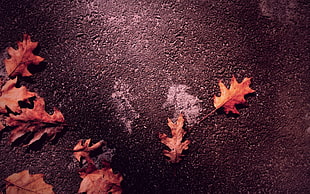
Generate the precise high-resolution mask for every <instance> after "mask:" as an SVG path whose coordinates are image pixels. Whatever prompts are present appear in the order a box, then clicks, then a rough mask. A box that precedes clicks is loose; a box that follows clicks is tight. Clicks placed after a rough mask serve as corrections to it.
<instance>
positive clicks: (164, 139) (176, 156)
mask: <svg viewBox="0 0 310 194" xmlns="http://www.w3.org/2000/svg"><path fill="white" fill-rule="evenodd" d="M183 125H184V118H183V115H182V114H180V115H179V117H178V120H177V122H176V123H173V122H172V121H171V119H169V118H168V126H169V127H170V129H171V133H172V137H171V138H170V137H168V136H167V135H166V134H164V133H161V134H159V138H160V139H161V143H163V144H165V145H166V146H168V147H169V149H170V151H168V150H164V151H163V153H164V155H165V156H167V157H169V158H170V160H169V161H170V162H172V163H178V162H179V161H181V157H182V156H183V155H182V152H183V150H187V149H188V145H189V144H190V141H189V140H185V141H183V142H182V140H183V137H184V135H185V134H186V131H185V130H184V129H183Z"/></svg>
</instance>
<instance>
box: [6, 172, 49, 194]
mask: <svg viewBox="0 0 310 194" xmlns="http://www.w3.org/2000/svg"><path fill="white" fill-rule="evenodd" d="M43 176H44V175H43V174H34V175H31V174H29V171H28V170H24V171H22V172H20V173H14V174H12V175H11V176H9V177H7V178H6V179H5V181H6V182H7V183H6V193H7V194H13V193H14V194H33V193H44V194H53V193H54V191H53V186H52V185H49V184H47V183H45V182H44V180H43Z"/></svg>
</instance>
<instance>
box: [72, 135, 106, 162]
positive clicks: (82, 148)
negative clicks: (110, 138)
mask: <svg viewBox="0 0 310 194" xmlns="http://www.w3.org/2000/svg"><path fill="white" fill-rule="evenodd" d="M90 141H91V139H87V140H86V141H85V142H84V143H83V140H82V139H81V140H79V142H78V143H77V144H76V145H75V146H74V148H73V151H74V153H73V156H74V157H75V158H76V159H77V160H78V161H79V162H81V159H82V158H85V160H86V161H87V162H88V163H91V164H94V162H93V160H92V159H91V158H90V152H91V151H94V150H96V149H98V148H100V147H102V146H103V144H104V143H105V141H99V142H97V143H95V144H94V145H92V146H89V144H90Z"/></svg>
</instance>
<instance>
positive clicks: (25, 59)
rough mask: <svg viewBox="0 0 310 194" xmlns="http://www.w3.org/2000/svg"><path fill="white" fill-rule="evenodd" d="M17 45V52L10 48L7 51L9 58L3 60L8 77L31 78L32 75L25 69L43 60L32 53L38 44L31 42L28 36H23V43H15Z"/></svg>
mask: <svg viewBox="0 0 310 194" xmlns="http://www.w3.org/2000/svg"><path fill="white" fill-rule="evenodd" d="M17 45H18V49H17V50H15V49H14V48H12V47H9V48H8V50H7V51H8V53H9V55H10V56H11V58H9V59H5V60H4V64H5V68H6V71H7V73H8V75H9V77H15V76H17V75H22V76H31V75H32V74H31V73H30V72H29V71H28V69H27V68H28V66H29V65H30V64H34V65H38V64H39V63H40V62H42V61H43V60H44V58H42V57H40V56H36V55H34V54H33V53H32V51H33V50H34V49H35V48H36V47H37V46H38V42H31V39H30V36H29V35H28V34H24V36H23V41H22V42H17Z"/></svg>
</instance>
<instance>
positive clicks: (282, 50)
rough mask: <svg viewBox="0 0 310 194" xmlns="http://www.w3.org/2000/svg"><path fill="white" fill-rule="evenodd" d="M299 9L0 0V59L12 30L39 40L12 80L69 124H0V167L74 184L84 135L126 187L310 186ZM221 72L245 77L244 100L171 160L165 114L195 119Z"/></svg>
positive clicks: (61, 189) (265, 0)
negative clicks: (46, 130) (34, 58)
mask: <svg viewBox="0 0 310 194" xmlns="http://www.w3.org/2000/svg"><path fill="white" fill-rule="evenodd" d="M309 12H310V7H309V1H307V0H300V1H297V0H290V1H288V0H284V1H276V0H260V1H259V0H257V1H256V0H249V1H241V0H240V1H238V0H235V1H221V0H200V1H199V0H193V1H185V0H184V1H183V0H178V1H177V0H171V1H159V0H158V1H148V0H141V1H131V0H71V1H69V0H68V1H60V0H57V1H54V0H37V1H34V0H23V1H21V0H14V1H9V0H1V2H0V51H1V59H3V58H4V57H6V56H7V54H6V50H5V49H6V48H7V47H9V46H15V47H16V41H18V40H19V41H20V40H21V38H22V34H23V33H28V34H30V35H31V36H32V39H33V40H34V41H38V42H39V43H40V46H39V49H37V51H36V53H37V54H39V55H40V56H42V57H44V58H45V59H46V60H45V63H44V64H43V65H42V66H41V68H34V69H33V68H32V70H33V71H34V72H35V73H34V76H33V77H31V78H28V79H23V80H22V83H21V84H22V85H26V86H27V87H28V88H29V89H30V90H31V91H35V92H37V93H38V94H39V95H40V96H42V97H44V98H45V101H46V106H47V111H51V110H52V108H53V107H57V108H59V109H60V110H61V111H62V113H63V114H64V116H65V119H66V122H67V123H68V124H69V125H70V126H69V127H68V128H67V129H66V131H65V132H64V133H62V134H60V135H59V138H58V139H57V140H56V141H53V142H48V141H44V142H42V144H41V145H36V146H32V147H30V148H27V147H21V146H20V145H13V146H12V145H8V144H7V140H8V136H9V131H5V132H3V133H1V134H0V153H1V155H0V171H1V172H0V179H4V178H6V177H7V176H9V175H11V174H13V173H15V172H19V171H22V170H24V169H29V170H30V172H31V173H43V174H45V175H46V176H45V180H46V182H47V183H49V184H52V185H53V186H54V191H55V192H56V193H77V191H78V188H79V184H80V182H81V178H80V177H79V175H78V173H77V170H78V169H79V165H78V164H76V162H75V161H74V159H73V158H72V152H70V151H69V149H72V148H73V147H74V145H75V144H76V143H77V141H78V140H79V139H86V138H92V140H93V142H97V141H99V140H105V141H107V143H108V147H109V148H111V149H114V156H113V158H112V167H113V169H114V170H115V172H121V173H122V174H123V176H124V181H123V182H122V188H123V190H124V193H195V194H196V193H238V192H239V193H247V192H250V193H310V185H309V182H310V162H309V160H310V152H309V151H310V146H309V143H310V141H309V138H310V128H309V127H310V111H309V110H310V104H309V89H310V88H309V83H310V79H309V61H310V59H309V53H310V52H309V24H310V20H309V15H307V13H309ZM1 65H3V63H2V64H1ZM232 75H235V76H236V77H237V80H238V81H241V80H242V79H243V78H244V77H253V79H252V84H251V88H253V89H255V90H256V93H255V94H254V95H251V96H249V97H248V98H247V99H248V103H249V106H248V107H245V108H242V109H240V113H241V114H240V116H238V117H235V116H231V115H230V116H226V115H225V114H223V113H222V112H216V113H215V114H213V115H212V116H210V117H209V118H208V119H206V120H205V121H204V122H203V123H201V124H200V125H199V126H196V127H194V128H193V129H192V130H191V131H190V132H189V133H188V135H187V136H186V138H187V139H189V140H191V142H192V143H191V144H190V146H189V150H188V151H187V152H186V157H184V160H182V161H181V162H180V163H179V164H176V165H172V164H169V163H168V162H167V161H166V159H165V158H164V156H163V155H162V150H163V149H165V146H164V145H163V144H161V143H160V140H159V138H158V133H160V132H164V133H167V134H170V133H169V128H168V126H167V125H166V123H167V118H168V117H170V118H173V119H175V118H176V116H177V115H178V113H179V112H184V113H185V117H187V118H188V121H189V122H188V124H187V126H186V127H187V128H188V126H191V125H193V123H195V122H196V121H197V120H198V119H199V118H201V117H203V116H204V115H205V114H207V113H208V112H210V111H212V110H213V95H214V94H219V88H218V85H217V84H218V81H219V80H221V79H222V80H223V81H224V83H225V84H228V83H229V80H230V78H231V76H232ZM2 184H4V182H3V181H1V185H2Z"/></svg>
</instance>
